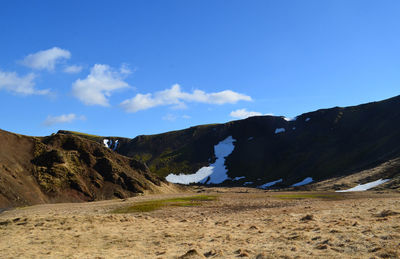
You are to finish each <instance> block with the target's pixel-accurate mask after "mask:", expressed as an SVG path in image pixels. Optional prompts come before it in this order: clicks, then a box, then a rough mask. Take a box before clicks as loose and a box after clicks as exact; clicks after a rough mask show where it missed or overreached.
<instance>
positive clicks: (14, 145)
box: [0, 130, 174, 208]
mask: <svg viewBox="0 0 400 259" xmlns="http://www.w3.org/2000/svg"><path fill="white" fill-rule="evenodd" d="M0 143H1V145H0V208H4V207H8V206H17V205H28V204H36V203H48V202H66V201H93V200H103V199H111V198H114V197H117V198H125V197H130V196H134V195H137V194H139V193H144V192H161V191H163V189H166V188H167V189H168V188H171V189H173V188H174V187H173V186H172V185H171V184H168V183H167V182H165V181H164V180H162V178H160V177H158V176H156V175H154V174H152V173H151V172H150V171H149V169H148V168H147V166H146V165H145V164H143V163H141V162H139V161H137V160H135V159H132V158H128V157H125V156H122V155H119V154H117V153H115V152H113V151H112V150H110V149H109V148H106V147H105V146H104V145H101V144H99V143H96V142H95V141H91V140H88V139H86V138H81V137H79V136H76V135H72V134H69V135H66V134H54V135H52V136H49V137H44V138H37V137H28V136H23V135H18V134H13V133H10V132H6V131H2V130H0Z"/></svg>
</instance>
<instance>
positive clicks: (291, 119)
mask: <svg viewBox="0 0 400 259" xmlns="http://www.w3.org/2000/svg"><path fill="white" fill-rule="evenodd" d="M283 119H284V120H285V121H295V120H297V117H294V118H288V117H283Z"/></svg>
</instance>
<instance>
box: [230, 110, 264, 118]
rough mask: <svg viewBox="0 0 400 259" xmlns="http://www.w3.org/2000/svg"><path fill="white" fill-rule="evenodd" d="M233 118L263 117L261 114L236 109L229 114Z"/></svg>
mask: <svg viewBox="0 0 400 259" xmlns="http://www.w3.org/2000/svg"><path fill="white" fill-rule="evenodd" d="M229 115H230V116H231V117H233V118H238V119H245V118H248V117H252V116H260V115H263V114H262V113H261V112H254V111H248V110H247V109H238V110H235V111H232V112H231V113H230V114H229Z"/></svg>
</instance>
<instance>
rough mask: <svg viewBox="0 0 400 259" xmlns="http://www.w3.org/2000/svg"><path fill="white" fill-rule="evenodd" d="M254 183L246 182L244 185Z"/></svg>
mask: <svg viewBox="0 0 400 259" xmlns="http://www.w3.org/2000/svg"><path fill="white" fill-rule="evenodd" d="M250 184H253V182H245V183H244V184H243V185H250Z"/></svg>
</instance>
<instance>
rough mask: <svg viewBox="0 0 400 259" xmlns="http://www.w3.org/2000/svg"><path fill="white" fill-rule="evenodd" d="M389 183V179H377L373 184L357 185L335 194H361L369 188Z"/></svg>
mask: <svg viewBox="0 0 400 259" xmlns="http://www.w3.org/2000/svg"><path fill="white" fill-rule="evenodd" d="M388 181H390V179H379V180H376V181H373V182H369V183H365V184H359V185H357V186H356V187H353V188H350V189H347V190H341V191H336V192H362V191H366V190H369V189H371V188H374V187H376V186H378V185H381V184H383V183H386V182H388Z"/></svg>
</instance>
